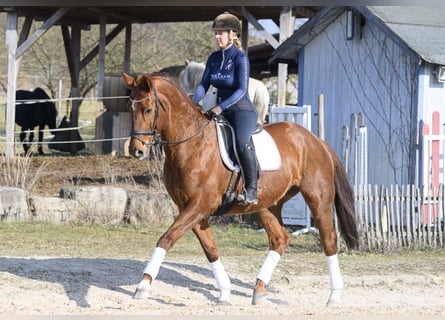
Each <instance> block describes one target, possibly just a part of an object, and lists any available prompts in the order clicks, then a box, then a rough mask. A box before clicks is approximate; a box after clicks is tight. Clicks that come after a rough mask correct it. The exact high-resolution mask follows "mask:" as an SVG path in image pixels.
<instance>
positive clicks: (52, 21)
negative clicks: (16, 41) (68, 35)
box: [15, 7, 71, 59]
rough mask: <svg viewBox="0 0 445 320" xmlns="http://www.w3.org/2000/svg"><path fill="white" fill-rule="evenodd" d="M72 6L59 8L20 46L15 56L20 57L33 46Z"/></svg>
mask: <svg viewBox="0 0 445 320" xmlns="http://www.w3.org/2000/svg"><path fill="white" fill-rule="evenodd" d="M70 9H71V8H69V7H63V8H60V9H59V10H57V11H56V12H55V13H54V14H53V15H52V16H51V17H50V18H49V19H48V20H46V21H45V23H44V24H43V25H42V26H41V27H40V28H39V29H37V30H36V32H34V33H33V34H32V35H31V36H30V37H29V38H28V39H26V40H25V41H24V42H23V43H22V44H21V45H20V46H19V47H18V48H17V52H16V54H15V58H16V59H18V58H20V57H21V56H22V54H23V53H25V51H26V50H27V49H28V48H29V47H31V46H32V45H33V44H34V42H36V41H37V40H38V39H39V38H40V37H41V36H43V35H44V34H45V33H46V32H47V31H48V30H49V29H50V28H51V27H52V26H53V25H54V24H55V23H56V22H57V21H59V20H60V18H62V17H63V16H64V15H65V14H66V13H67V12H68V11H69V10H70Z"/></svg>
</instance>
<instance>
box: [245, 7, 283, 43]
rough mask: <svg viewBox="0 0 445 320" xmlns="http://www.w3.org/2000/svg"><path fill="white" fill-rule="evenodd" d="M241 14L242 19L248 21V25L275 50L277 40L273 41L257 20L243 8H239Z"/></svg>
mask: <svg viewBox="0 0 445 320" xmlns="http://www.w3.org/2000/svg"><path fill="white" fill-rule="evenodd" d="M241 14H242V16H243V17H244V18H246V19H247V21H249V23H250V24H251V25H252V26H253V27H254V28H255V29H257V30H258V32H259V33H260V34H261V36H263V37H264V39H266V41H267V42H268V43H269V44H270V45H271V46H272V47H273V48H274V49H276V48H277V47H278V46H279V43H278V41H277V39H275V38H274V37H273V36H272V35H271V34H270V33H269V32H268V31H267V30H266V29H264V27H263V26H262V25H261V24H260V23H259V22H258V21H257V19H256V18H255V17H254V16H253V15H252V14H251V13H250V12H249V11H248V10H247V9H246V8H245V7H241Z"/></svg>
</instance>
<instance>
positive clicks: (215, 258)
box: [192, 219, 231, 304]
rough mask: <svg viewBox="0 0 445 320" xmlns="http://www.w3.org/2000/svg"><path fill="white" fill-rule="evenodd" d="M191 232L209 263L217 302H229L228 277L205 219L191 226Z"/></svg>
mask: <svg viewBox="0 0 445 320" xmlns="http://www.w3.org/2000/svg"><path fill="white" fill-rule="evenodd" d="M192 230H193V232H194V233H195V235H196V237H197V238H198V240H199V243H200V244H201V247H202V249H203V250H204V253H205V255H206V257H207V260H208V261H209V263H210V267H211V269H212V272H213V276H214V277H215V280H216V285H217V287H218V289H219V299H218V300H219V304H230V286H231V283H230V278H229V276H228V275H227V272H226V270H225V269H224V266H223V264H222V262H221V260H220V259H219V253H218V249H217V248H216V244H215V240H214V239H213V235H212V230H211V229H210V226H209V223H208V221H207V219H203V220H201V221H200V223H198V224H197V225H196V226H194V227H193V229H192Z"/></svg>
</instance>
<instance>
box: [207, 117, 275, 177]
mask: <svg viewBox="0 0 445 320" xmlns="http://www.w3.org/2000/svg"><path fill="white" fill-rule="evenodd" d="M215 122H216V131H217V136H218V147H219V153H220V155H221V159H222V161H223V163H224V164H225V166H226V167H227V168H228V169H229V170H231V171H234V172H239V171H240V167H239V165H238V160H237V157H236V152H235V132H234V130H233V128H232V126H231V125H230V123H229V122H228V121H227V120H226V119H225V118H224V117H218V118H217V119H216V121H215ZM252 143H253V146H254V149H255V154H256V157H257V163H258V171H260V172H262V171H275V170H278V169H279V168H280V166H281V156H280V152H279V150H278V148H277V145H276V143H275V141H274V140H273V138H272V136H271V135H270V134H269V133H268V132H267V131H265V130H263V126H262V125H260V124H257V126H256V128H255V130H254V132H253V134H252Z"/></svg>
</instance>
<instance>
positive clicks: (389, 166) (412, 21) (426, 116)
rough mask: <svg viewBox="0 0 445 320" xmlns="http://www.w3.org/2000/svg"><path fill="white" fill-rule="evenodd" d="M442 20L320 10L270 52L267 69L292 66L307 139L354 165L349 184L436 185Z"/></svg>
mask: <svg viewBox="0 0 445 320" xmlns="http://www.w3.org/2000/svg"><path fill="white" fill-rule="evenodd" d="M444 16H445V7H443V6H440V7H433V6H425V7H410V6H398V7H391V6H382V7H326V8H323V10H321V11H320V12H319V13H318V14H317V15H316V16H315V17H313V18H311V19H310V20H309V21H308V22H307V23H306V24H304V25H303V26H302V27H301V28H300V29H298V30H297V31H296V32H295V33H294V34H293V35H292V36H291V37H290V38H288V39H287V40H286V41H285V42H284V43H282V44H281V45H280V46H279V47H278V48H277V49H276V50H275V51H274V53H273V55H272V58H271V59H270V62H274V63H276V62H287V61H292V62H295V61H296V62H297V63H298V83H299V88H298V105H301V106H302V105H312V111H313V114H312V128H313V129H312V131H313V132H314V133H315V134H317V133H319V132H320V131H321V130H322V129H323V130H324V136H325V140H326V141H327V142H328V143H329V144H330V145H331V146H333V148H334V149H335V150H336V151H337V153H338V154H339V155H341V157H342V159H343V160H344V161H345V162H346V163H347V164H348V163H349V164H352V163H354V162H357V161H359V163H360V164H359V168H358V170H356V171H355V176H354V174H353V175H352V176H353V179H354V181H355V183H369V184H378V185H379V184H382V185H390V184H403V185H406V184H415V185H418V186H422V185H427V184H428V185H430V184H431V183H434V184H436V185H437V184H439V183H441V184H444V172H443V170H444V169H443V167H444V150H443V149H444V122H445V75H444V72H445V20H444V19H443V17H444ZM320 95H322V96H323V98H324V120H323V121H322V122H321V123H323V124H324V126H323V128H320V127H319V126H318V123H319V121H318V120H319V119H318V118H317V117H318V115H319V111H321V110H318V101H319V98H320ZM433 118H434V121H433ZM362 128H366V131H362V130H361V129H362ZM362 133H366V137H367V139H362V138H363V137H361V135H362ZM428 133H435V134H436V136H435V137H436V138H437V140H434V141H433V142H432V144H431V143H430V142H428V143H427V142H425V141H427V140H426V139H425V138H427V135H426V134H428ZM356 137H358V139H357V144H358V145H359V148H362V149H361V152H358V155H357V156H356V157H355V158H354V159H352V158H351V155H352V154H353V152H352V150H353V149H354V148H355V147H356V146H357V144H355V143H353V142H354V141H355V140H354V139H355V138H356ZM366 137H365V138H366ZM436 138H435V139H436ZM436 142H437V143H436ZM431 150H433V151H434V152H435V154H433V156H431ZM363 171H364V172H365V173H366V174H365V175H364V174H363Z"/></svg>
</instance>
